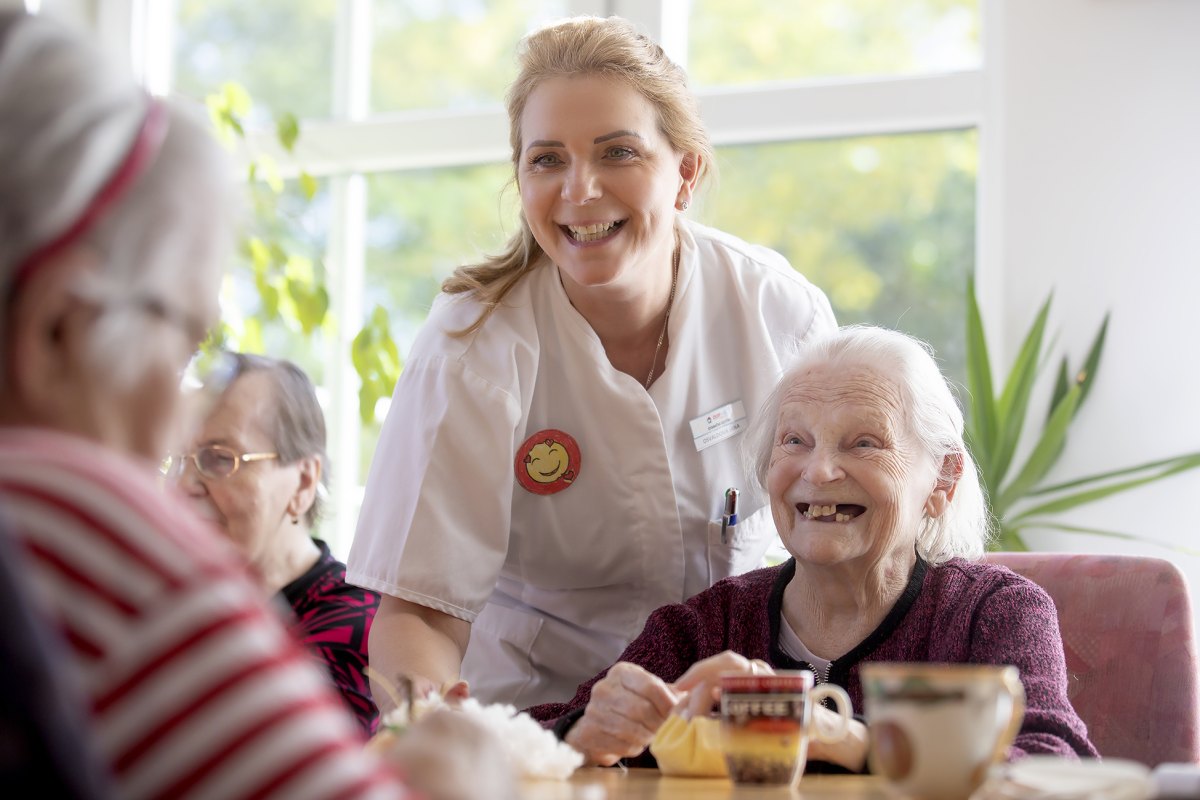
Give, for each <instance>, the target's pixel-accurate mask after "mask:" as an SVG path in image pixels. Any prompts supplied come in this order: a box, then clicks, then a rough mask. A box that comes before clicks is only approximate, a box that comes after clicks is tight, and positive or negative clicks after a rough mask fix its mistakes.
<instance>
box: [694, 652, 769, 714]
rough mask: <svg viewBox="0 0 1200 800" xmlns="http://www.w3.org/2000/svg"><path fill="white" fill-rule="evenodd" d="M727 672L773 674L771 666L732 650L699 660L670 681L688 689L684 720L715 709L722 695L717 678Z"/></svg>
mask: <svg viewBox="0 0 1200 800" xmlns="http://www.w3.org/2000/svg"><path fill="white" fill-rule="evenodd" d="M727 672H734V673H742V674H744V675H774V674H775V670H773V669H771V665H770V664H768V663H767V662H765V661H763V660H761V659H757V658H756V659H754V660H753V661H751V660H750V659H748V658H746V657H745V656H740V655H738V654H737V653H735V652H733V651H732V650H726V651H725V652H724V653H718V654H717V655H715V656H710V657H709V658H706V659H704V660H703V661H697V662H696V663H695V664H693V665H692V666H691V667H689V668H688V671H687V672H685V673H683V675H682V676H681V677H680V678H679V680H677V681H675V683H673V684H671V687H672V688H673V689H674V690H675V691H676V692H680V693H683V692H686V693H687V695H688V702H687V708H686V709H685V710H684V712H683V716H684V718H685V719H691V718H692V717H698V716H704V715H706V714H708V713H709V712H710V711H712V707H713V703H715V702H716V701H717V700H718V699H719V698H720V691H721V689H720V686H719V681H718V679H719V678H720V676H721V675H722V674H724V673H727Z"/></svg>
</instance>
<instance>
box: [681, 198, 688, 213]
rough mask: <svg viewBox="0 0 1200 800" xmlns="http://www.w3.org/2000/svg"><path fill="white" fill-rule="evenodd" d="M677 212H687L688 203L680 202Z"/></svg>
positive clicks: (685, 201)
mask: <svg viewBox="0 0 1200 800" xmlns="http://www.w3.org/2000/svg"><path fill="white" fill-rule="evenodd" d="M679 210H680V211H687V210H688V201H687V200H680V201H679Z"/></svg>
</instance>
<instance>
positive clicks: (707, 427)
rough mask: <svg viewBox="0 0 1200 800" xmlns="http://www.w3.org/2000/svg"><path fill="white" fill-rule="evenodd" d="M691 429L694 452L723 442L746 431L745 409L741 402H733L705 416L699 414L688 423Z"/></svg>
mask: <svg viewBox="0 0 1200 800" xmlns="http://www.w3.org/2000/svg"><path fill="white" fill-rule="evenodd" d="M688 425H690V426H691V428H692V440H693V441H694V442H695V443H696V452H697V453H699V452H700V451H701V450H704V449H706V448H709V447H712V446H713V445H714V444H717V443H718V442H723V441H725V440H726V439H728V438H729V437H730V436H736V435H737V434H739V433H741V432H742V431H744V430H745V429H746V407H745V406H744V405H742V401H741V400H734V401H733V402H732V403H727V404H725V405H723V406H720V407H719V408H714V409H713V410H712V411H710V412H708V413H707V414H701V415H700V416H698V417H696V418H695V419H694V420H692V421H691V422H689V423H688Z"/></svg>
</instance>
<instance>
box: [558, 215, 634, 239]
mask: <svg viewBox="0 0 1200 800" xmlns="http://www.w3.org/2000/svg"><path fill="white" fill-rule="evenodd" d="M624 224H625V220H623V219H618V220H614V221H612V222H602V223H594V224H590V225H560V226H559V227H560V228H561V229H562V230H563V232H564V233H566V235H567V238H568V239H570V240H571V241H572V242H573V243H574V244H578V245H588V244H596V243H599V242H605V241H608V240H609V239H612V238H613V237H614V236H616V235H617V231H619V230H621V226H622V225H624Z"/></svg>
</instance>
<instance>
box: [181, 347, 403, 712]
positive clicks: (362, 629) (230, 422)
mask: <svg viewBox="0 0 1200 800" xmlns="http://www.w3.org/2000/svg"><path fill="white" fill-rule="evenodd" d="M228 359H229V361H230V368H231V369H230V370H229V378H230V382H229V384H228V386H227V387H226V389H225V391H224V392H223V393H222V394H221V396H220V398H219V399H218V400H217V401H216V403H215V405H214V406H213V408H212V410H211V412H210V413H209V414H208V416H207V418H206V419H205V420H204V422H203V423H202V424H201V426H200V427H199V429H198V431H197V433H196V436H195V438H194V440H193V446H192V449H191V451H190V452H188V453H186V454H184V455H181V456H175V457H172V458H171V459H169V460H168V462H167V463H166V465H165V467H166V471H167V473H168V474H169V475H170V476H172V477H174V478H175V479H176V480H177V481H178V482H179V485H180V488H181V489H182V490H183V492H184V493H185V494H186V495H187V496H188V497H189V498H190V499H191V500H192V502H193V505H194V506H195V508H196V509H197V510H198V511H199V512H200V515H201V516H203V517H204V518H206V519H208V520H210V521H211V522H212V523H213V524H214V525H216V527H217V528H218V529H219V530H221V531H222V532H223V533H224V534H225V535H226V536H228V537H229V539H230V540H231V541H232V542H233V543H234V545H235V546H236V547H237V549H238V550H239V551H240V552H241V553H242V555H243V556H244V557H245V559H246V561H247V563H248V564H249V565H250V568H251V570H252V571H253V573H254V575H255V577H256V578H257V579H258V581H259V583H260V584H261V585H262V586H263V587H264V588H265V589H266V590H267V591H268V592H270V593H271V594H273V595H275V596H276V597H277V598H278V599H279V600H280V601H282V602H283V603H286V605H287V606H289V607H290V608H291V611H292V614H293V615H294V617H295V625H294V627H295V630H296V633H297V635H298V636H299V638H301V639H302V640H303V641H304V642H305V644H307V645H308V646H309V647H310V648H311V649H312V650H313V651H315V652H316V653H317V654H318V655H320V657H321V658H322V659H323V660H324V662H325V664H326V666H327V667H328V669H329V672H330V675H331V676H332V678H333V681H334V683H335V684H336V685H337V688H338V690H339V691H340V692H341V693H342V697H343V698H344V699H345V701H346V703H347V705H348V706H349V707H350V709H351V710H352V711H353V712H354V715H355V716H356V717H357V718H358V721H359V723H360V724H361V725H362V727H363V729H364V730H366V731H367V732H373V731H374V729H375V726H376V724H377V722H378V718H379V713H378V710H377V709H376V707H375V703H374V702H373V701H372V699H371V692H370V688H369V686H368V685H367V679H366V676H365V674H364V669H365V668H366V666H367V637H368V634H369V633H370V630H371V621H372V619H374V617H375V611H376V609H377V608H378V607H379V595H377V594H375V593H374V592H372V591H369V590H367V589H360V588H358V587H356V586H350V585H348V584H347V583H346V581H345V577H346V566H345V565H344V564H342V563H341V562H339V561H338V560H337V559H336V558H334V557H333V555H332V554H331V553H330V552H329V546H328V545H326V544H325V542H323V541H321V540H320V539H316V538H313V536H312V531H313V525H314V524H315V523H316V521H317V519H318V517H319V515H320V508H321V489H322V482H323V481H324V480H325V477H326V468H325V464H326V455H325V418H324V416H323V414H322V412H321V406H320V405H319V404H318V402H317V395H316V391H315V390H314V389H313V385H312V381H310V380H309V378H308V376H307V375H306V374H305V373H304V371H303V370H302V369H300V368H299V367H298V366H296V365H295V364H293V363H291V362H289V361H284V360H282V359H274V358H267V357H264V356H255V355H246V354H242V353H235V354H230V355H228Z"/></svg>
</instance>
